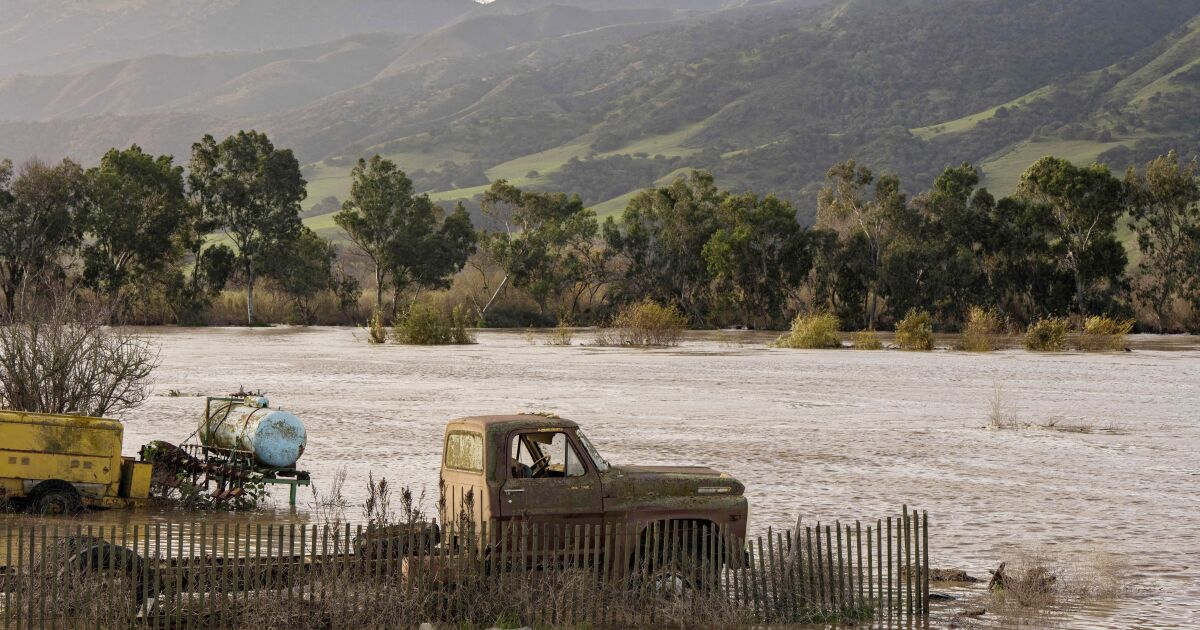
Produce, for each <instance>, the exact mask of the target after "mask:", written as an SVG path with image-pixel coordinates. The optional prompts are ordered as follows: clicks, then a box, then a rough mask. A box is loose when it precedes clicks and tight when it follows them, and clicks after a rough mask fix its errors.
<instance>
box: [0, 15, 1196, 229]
mask: <svg viewBox="0 0 1200 630" xmlns="http://www.w3.org/2000/svg"><path fill="white" fill-rule="evenodd" d="M557 5H569V6H557ZM717 7H723V8H721V9H720V10H713V9H716V8H717ZM1198 13H1200V6H1197V4H1196V3H1195V1H1194V0H1165V1H1163V2H1156V3H1129V2H1127V1H1125V0H1081V1H1079V2H1071V3H1063V2H1060V1H1058V0H840V1H834V0H830V2H828V3H822V2H818V1H814V0H779V1H774V2H740V1H736V2H724V1H718V0H712V1H711V2H709V1H708V0H698V1H696V2H688V1H687V0H661V1H659V2H649V3H640V2H632V1H630V2H619V3H610V4H605V5H603V7H602V8H601V5H599V3H595V2H583V1H582V0H580V1H575V0H572V1H570V2H562V1H550V0H499V1H498V2H496V3H494V4H491V5H487V6H482V7H476V8H474V9H472V10H470V11H466V12H463V13H460V14H459V15H458V16H457V17H454V18H452V19H450V20H448V22H447V23H446V24H445V25H443V26H441V27H439V28H435V29H432V30H430V31H429V32H427V33H425V34H423V35H420V36H415V37H406V36H399V35H393V36H390V39H373V40H359V39H355V38H351V39H348V40H344V41H343V42H341V43H340V44H337V45H335V44H334V43H329V44H322V45H321V46H325V48H321V47H317V48H314V47H312V46H310V47H307V48H296V49H289V50H287V51H268V52H266V53H261V55H260V56H259V57H254V58H253V62H251V61H250V57H245V56H243V57H238V58H237V59H239V62H238V63H242V64H244V67H243V66H238V67H236V68H232V65H233V64H232V63H231V62H230V59H232V58H229V59H224V61H225V62H226V65H225V66H217V65H213V64H215V61H214V62H211V63H202V62H198V61H194V60H193V59H192V58H179V59H177V60H176V61H174V62H173V63H175V64H176V66H177V67H179V68H186V67H204V68H206V69H208V70H209V71H210V72H211V74H210V75H205V76H206V77H207V78H206V79H205V80H204V81H200V80H199V79H197V80H196V81H195V82H194V85H192V86H186V85H185V86H183V87H185V88H189V87H190V88H194V89H192V91H190V92H188V91H187V90H186V89H185V90H183V92H186V93H183V94H176V93H174V92H173V93H172V94H166V93H163V92H160V93H155V92H154V91H153V90H152V89H150V88H152V87H153V86H154V83H155V81H156V79H154V77H155V76H164V74H163V73H164V72H170V71H169V70H161V69H160V70H156V72H157V73H158V74H154V73H141V74H133V75H130V74H128V73H125V74H122V73H120V72H114V73H113V76H114V77H116V76H124V77H125V78H124V79H123V80H122V81H119V82H118V81H116V79H113V82H112V84H111V85H109V84H105V83H104V80H103V76H102V75H101V74H97V73H94V74H91V75H88V76H89V82H88V84H87V86H85V85H83V84H76V85H71V86H70V87H69V88H68V84H70V83H71V82H70V81H66V80H64V79H63V78H62V77H61V76H49V77H40V78H37V79H36V80H35V79H22V80H23V81H25V83H21V84H19V85H17V84H15V83H13V84H11V86H16V87H11V89H9V90H7V91H6V90H5V89H4V85H3V84H0V103H5V102H9V103H18V102H19V103H20V104H21V107H25V108H27V109H30V108H32V109H36V110H37V111H38V112H43V113H46V116H48V118H46V119H42V118H37V119H33V118H32V117H27V118H24V119H20V118H18V119H14V118H12V117H10V119H9V120H8V121H7V122H4V121H0V147H4V149H5V151H6V152H8V154H9V155H10V156H11V157H14V158H16V159H21V158H23V157H26V156H29V155H41V156H43V157H52V156H55V155H57V154H71V155H74V156H76V157H78V158H79V159H81V160H83V161H85V162H86V161H88V160H94V159H95V158H96V157H97V156H98V155H99V154H100V153H101V152H102V151H103V150H104V149H106V148H107V147H109V146H113V145H123V144H128V143H129V142H130V141H136V142H139V143H140V144H142V145H143V146H145V147H147V148H148V149H149V150H153V151H157V152H169V153H174V154H177V155H181V154H186V152H187V150H188V147H189V146H190V143H191V142H192V141H194V140H195V139H196V138H197V137H198V136H199V134H200V133H202V132H204V131H210V132H213V133H217V134H223V133H229V132H230V131H232V130H236V129H239V128H255V129H259V130H262V131H265V132H267V133H269V134H270V135H271V137H272V139H273V140H274V141H275V142H276V144H277V145H279V146H287V147H292V148H293V149H294V150H295V151H296V152H297V155H298V156H299V157H300V158H301V160H302V161H303V162H305V163H308V164H309V166H307V167H306V169H305V173H306V177H308V179H309V181H310V189H309V198H308V201H307V202H306V209H311V208H313V207H315V206H318V204H320V207H321V208H327V207H328V208H332V207H336V206H332V205H329V203H330V199H329V198H330V197H334V198H336V199H337V200H339V201H340V200H342V199H344V197H345V195H346V192H347V190H348V189H349V173H350V169H351V168H352V166H353V163H354V161H355V160H357V159H358V158H359V157H360V156H369V155H372V154H375V153H379V154H383V155H385V156H388V157H390V158H392V159H393V160H395V161H396V162H397V163H398V164H399V165H400V166H401V167H402V168H404V169H405V170H406V171H408V172H409V173H410V175H412V176H413V180H414V182H416V183H417V185H418V187H420V188H421V189H423V190H427V191H428V192H430V194H431V196H432V197H434V198H437V199H439V200H447V201H450V200H459V199H464V200H466V201H468V203H470V200H471V198H472V197H474V196H475V195H477V194H478V193H479V192H480V191H481V190H483V188H484V187H485V186H486V185H487V183H488V181H489V180H494V179H499V178H504V179H509V180H512V181H514V182H515V183H517V184H518V185H520V186H522V187H525V188H529V189H534V190H538V189H541V190H549V189H555V190H565V191H570V192H577V193H579V194H580V195H581V196H582V197H583V198H584V200H585V202H586V203H588V204H589V205H591V206H593V207H595V208H596V209H597V211H598V212H600V213H602V214H608V213H613V212H617V211H619V210H620V209H621V207H623V205H624V203H625V201H626V200H628V198H629V197H630V196H631V195H632V194H633V193H634V192H635V191H637V190H639V189H641V188H643V187H646V186H650V185H654V184H655V183H658V182H663V181H665V180H666V179H669V177H670V176H671V174H672V173H677V172H681V171H682V170H684V169H688V168H702V169H708V170H711V171H712V172H713V173H714V174H715V175H716V177H717V179H718V182H719V184H720V185H722V186H724V187H727V188H732V189H738V190H741V189H753V190H755V191H757V192H759V193H774V194H777V195H779V196H781V197H784V198H786V199H788V200H790V201H792V202H793V203H794V204H795V205H796V206H797V207H798V209H799V211H800V213H801V215H802V218H805V219H808V218H811V216H812V212H813V206H814V199H815V195H816V191H817V190H818V189H819V187H820V186H821V183H822V181H823V179H824V174H825V172H826V170H827V169H828V168H829V166H830V165H832V164H834V163H836V162H838V161H841V160H845V159H848V158H854V159H857V160H859V161H862V162H865V163H868V164H870V165H871V166H872V168H873V169H875V170H876V171H891V172H895V173H896V174H898V175H899V176H900V177H901V178H902V181H903V182H904V183H905V185H906V186H907V187H908V188H909V190H910V191H916V190H920V189H922V188H924V187H926V186H927V185H928V184H929V182H931V181H932V180H933V179H934V177H935V176H936V175H937V174H938V173H939V172H941V171H942V170H943V169H944V168H945V167H947V166H950V165H956V164H961V163H963V162H970V163H973V164H977V165H979V166H981V167H982V169H983V170H984V174H985V177H986V182H987V185H988V186H989V187H991V188H993V189H995V190H996V191H997V192H1001V193H1005V192H1010V191H1011V190H1012V189H1013V187H1014V185H1015V182H1016V180H1017V178H1018V177H1019V176H1020V174H1021V172H1022V171H1023V169H1024V168H1026V167H1027V166H1028V165H1029V164H1031V163H1032V162H1034V161H1035V160H1036V159H1037V158H1039V157H1042V156H1043V155H1047V154H1056V155H1062V156H1065V157H1068V158H1070V159H1072V160H1076V161H1080V162H1091V161H1094V160H1100V161H1103V162H1105V163H1108V164H1110V165H1111V166H1113V167H1114V168H1116V169H1123V168H1124V167H1125V166H1126V165H1128V164H1132V163H1136V162H1140V161H1144V160H1145V159H1147V158H1148V157H1151V156H1153V155H1155V154H1157V153H1161V152H1165V151H1166V150H1168V149H1171V148H1175V149H1178V150H1179V151H1180V153H1181V154H1183V155H1184V156H1189V157H1190V156H1191V155H1194V154H1196V153H1197V152H1198V150H1200V129H1198V126H1197V124H1196V122H1195V103H1196V102H1198V97H1200V19H1198V18H1197V14H1198ZM268 58H269V59H268ZM143 63H144V62H143ZM221 67H224V68H225V69H224V70H221V69H220V68H221ZM231 68H232V69H231ZM164 85H166V86H168V87H170V86H172V85H174V84H171V83H169V82H168V83H164ZM33 86H36V88H37V89H32V88H33ZM85 87H86V88H87V89H84V88H85ZM322 87H323V89H319V88H322ZM118 88H119V89H118ZM173 89H176V92H178V91H179V90H180V89H181V88H178V87H176V88H173ZM112 95H120V98H116V97H114V96H112ZM276 95H282V96H279V97H278V98H272V96H276ZM168 96H170V97H171V98H168ZM4 99H9V100H8V101H5V100H4ZM22 99H24V100H22ZM39 99H40V100H39ZM106 99H108V100H106ZM154 99H158V100H154ZM12 109H13V111H15V109H16V108H15V106H14V107H13V108H12ZM73 112H74V113H73ZM76 113H80V115H76ZM82 113H86V115H82ZM0 117H2V116H0ZM308 221H309V222H310V223H311V224H312V225H313V226H314V227H315V228H318V229H320V230H322V231H323V232H324V233H328V234H333V233H335V228H334V227H333V224H332V219H331V218H330V217H328V216H315V217H311V218H310V219H308Z"/></svg>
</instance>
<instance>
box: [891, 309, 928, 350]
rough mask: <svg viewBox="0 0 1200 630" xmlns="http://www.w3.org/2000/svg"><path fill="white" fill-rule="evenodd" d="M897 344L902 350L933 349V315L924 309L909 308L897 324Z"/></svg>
mask: <svg viewBox="0 0 1200 630" xmlns="http://www.w3.org/2000/svg"><path fill="white" fill-rule="evenodd" d="M896 345H898V346H900V349H901V350H916V351H922V352H928V351H929V350H933V317H932V316H931V315H930V314H929V311H926V310H923V309H916V308H914V309H909V311H908V313H907V314H905V316H904V319H902V320H900V323H898V324H896Z"/></svg>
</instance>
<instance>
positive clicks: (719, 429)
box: [126, 328, 1200, 628]
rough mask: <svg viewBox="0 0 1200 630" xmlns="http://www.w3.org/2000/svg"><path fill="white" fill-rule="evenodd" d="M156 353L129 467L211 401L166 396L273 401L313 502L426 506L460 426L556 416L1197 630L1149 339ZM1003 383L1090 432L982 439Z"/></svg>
mask: <svg viewBox="0 0 1200 630" xmlns="http://www.w3.org/2000/svg"><path fill="white" fill-rule="evenodd" d="M149 334H150V335H152V336H153V337H155V338H156V340H157V341H159V342H160V343H161V345H162V367H161V369H160V370H159V372H158V374H157V377H156V378H157V385H156V392H157V394H158V395H157V396H156V397H155V398H154V399H153V400H152V401H151V402H150V404H148V405H147V406H146V408H145V409H144V410H142V411H141V412H139V413H137V414H135V415H134V416H132V417H130V418H128V419H127V420H128V421H127V431H126V433H127V440H126V444H127V448H128V450H130V451H131V452H132V450H133V449H135V448H136V445H138V444H141V443H143V442H145V441H148V440H150V439H167V440H182V439H183V438H185V437H187V436H188V435H189V434H190V433H191V432H192V431H193V430H194V428H195V425H194V420H195V419H196V418H197V417H198V416H199V414H200V413H201V409H202V407H203V401H202V399H197V398H191V397H186V396H185V397H168V396H167V393H168V391H169V390H178V391H179V392H182V393H185V394H187V393H195V392H208V393H218V392H227V391H229V390H236V389H237V388H238V387H239V386H244V387H246V388H247V389H250V388H261V389H263V390H265V391H266V392H267V393H268V394H269V395H270V397H271V398H272V400H273V401H274V402H275V403H276V404H279V405H282V406H284V407H286V408H288V409H289V410H292V411H294V412H296V413H298V414H299V415H300V416H301V417H302V418H303V419H304V420H305V422H306V423H307V424H308V427H309V436H310V437H309V446H308V450H307V453H306V454H305V457H304V459H303V460H302V463H303V464H304V466H305V467H306V468H308V469H310V470H312V471H313V472H314V477H315V479H316V483H318V484H320V483H321V482H322V481H323V480H324V481H327V480H329V479H331V478H332V477H333V475H334V474H335V473H336V471H337V470H338V469H339V468H341V467H343V466H345V467H346V468H347V470H348V473H349V476H350V481H349V482H348V483H347V491H348V494H350V495H351V497H350V498H351V499H352V500H354V501H361V497H362V491H363V487H364V486H365V484H364V483H362V482H361V481H362V480H364V479H365V478H366V476H367V472H368V471H374V472H375V474H376V476H379V475H386V476H387V477H388V478H389V479H390V480H393V481H395V482H404V483H410V484H412V485H414V486H416V487H422V486H423V487H425V488H427V489H428V491H429V492H430V494H431V495H432V494H433V493H434V492H435V491H436V479H437V466H438V455H439V453H440V448H441V445H440V439H441V435H442V429H443V425H444V423H445V421H446V420H447V419H449V418H452V417H456V416H462V415H470V414H482V413H497V412H511V411H543V410H552V411H556V412H558V413H560V414H562V415H564V416H567V417H570V418H573V419H575V420H578V421H579V422H580V423H581V424H582V425H583V426H584V427H585V430H586V431H587V432H588V434H589V435H590V436H591V438H592V440H593V441H594V442H595V443H596V444H597V446H598V448H599V449H600V450H601V451H602V453H604V455H605V456H606V457H608V458H609V459H610V460H612V461H615V462H627V463H632V462H637V463H645V464H666V463H699V464H708V465H712V466H715V467H717V468H720V469H722V470H726V471H728V472H730V473H733V474H734V475H736V476H737V477H738V478H740V479H741V480H742V481H744V482H745V483H746V485H747V487H748V489H749V490H748V493H749V495H750V500H751V505H752V508H751V522H752V525H753V526H754V527H765V526H766V525H768V524H776V525H783V524H789V523H792V522H794V520H795V517H796V516H797V515H800V514H802V515H803V516H804V517H805V519H806V520H811V519H818V518H819V519H823V520H828V519H834V518H841V519H853V518H855V517H875V516H878V515H881V514H884V513H886V512H889V511H891V510H893V509H896V508H898V507H899V505H900V504H901V503H908V504H910V505H913V506H918V507H920V508H922V509H926V510H928V511H929V512H930V516H931V520H932V521H933V523H934V527H933V528H932V531H931V534H932V540H931V545H932V551H933V552H934V553H935V564H936V565H944V566H954V567H962V568H964V569H967V570H968V571H969V572H970V573H972V574H974V575H985V576H986V575H987V573H986V569H988V568H994V566H995V561H996V560H997V559H999V558H1000V556H1001V552H1002V550H1003V549H1005V548H1008V547H1012V546H1014V545H1016V546H1035V545H1043V546H1047V547H1053V548H1055V549H1076V548H1078V549H1080V550H1087V549H1092V548H1103V549H1106V550H1109V551H1115V552H1120V553H1124V554H1128V555H1129V557H1130V559H1131V560H1132V562H1133V569H1134V571H1135V572H1136V574H1137V575H1138V576H1139V577H1140V581H1142V582H1143V583H1144V584H1145V585H1146V588H1145V589H1143V592H1142V593H1141V594H1139V595H1138V596H1137V597H1134V598H1132V599H1130V600H1128V601H1122V602H1120V603H1119V604H1117V605H1115V606H1108V605H1094V606H1087V607H1084V608H1083V609H1081V610H1079V611H1075V612H1072V613H1071V616H1069V617H1068V618H1067V621H1068V622H1070V623H1068V624H1067V625H1076V622H1078V625H1086V626H1089V627H1112V628H1124V627H1130V626H1136V625H1142V626H1153V627H1164V626H1168V627H1169V626H1171V625H1175V626H1178V627H1187V626H1191V625H1193V624H1194V623H1200V562H1198V561H1197V556H1196V550H1197V549H1200V525H1198V524H1197V521H1196V520H1195V514H1197V513H1198V511H1200V494H1198V493H1197V489H1198V488H1200V458H1198V457H1197V453H1198V452H1200V414H1198V413H1197V405H1198V403H1200V350H1198V349H1197V346H1198V344H1197V339H1196V338H1194V337H1145V338H1143V337H1134V338H1132V339H1131V344H1130V345H1131V347H1132V349H1133V350H1134V351H1133V352H1131V353H1120V354H1105V355H1084V354H1059V355H1040V354H1030V353H1026V352H1024V351H1005V352H999V353H994V354H987V355H968V354H962V353H948V352H939V353H932V354H915V353H902V352H851V351H812V352H808V351H786V350H771V349H768V348H767V347H766V346H765V343H766V342H767V341H769V340H770V339H773V337H774V335H772V334H765V333H732V332H713V333H699V334H696V335H693V336H690V337H689V338H688V340H687V342H686V343H685V344H684V345H683V346H682V347H681V348H678V349H674V350H653V351H637V350H624V349H609V348H604V349H601V348H581V347H571V348H559V347H548V346H543V345H531V344H530V343H529V340H528V338H527V335H526V334H525V333H523V332H485V333H481V334H480V335H479V341H480V343H479V344H478V345H476V346H470V347H454V348H411V347H400V346H392V345H389V346H382V347H372V346H368V345H367V344H366V343H365V341H364V339H363V335H362V334H361V333H356V332H354V331H351V330H347V329H329V328H315V329H287V328H276V329H263V330H248V329H203V330H186V329H154V330H150V331H149ZM577 343H578V340H577ZM946 345H949V344H946ZM997 384H999V385H1000V387H1001V389H1002V391H1003V395H1004V397H1005V399H1006V404H1007V405H1008V406H1009V407H1010V408H1011V412H1012V413H1013V414H1015V415H1016V416H1017V417H1018V418H1020V419H1021V420H1023V421H1024V422H1026V423H1029V424H1033V425H1046V424H1066V425H1071V426H1080V425H1086V426H1090V427H1093V428H1095V429H1096V430H1094V431H1091V432H1064V431H1054V430H1047V429H1042V428H1031V429H1027V430H1008V431H988V430H986V429H985V428H984V427H985V425H987V423H988V414H989V408H990V400H991V399H992V398H993V396H994V393H995V390H996V386H997ZM308 496H309V495H307V493H305V494H302V498H301V501H302V503H303V502H307V501H308V498H307V497H308ZM277 502H278V503H279V504H280V505H282V504H283V503H284V502H285V499H284V497H283V496H280V497H279V498H278V499H277ZM351 510H352V515H353V516H356V515H357V508H352V509H351ZM979 623H981V624H986V623H988V621H987V617H986V616H985V617H984V618H983V619H982V620H980V621H979Z"/></svg>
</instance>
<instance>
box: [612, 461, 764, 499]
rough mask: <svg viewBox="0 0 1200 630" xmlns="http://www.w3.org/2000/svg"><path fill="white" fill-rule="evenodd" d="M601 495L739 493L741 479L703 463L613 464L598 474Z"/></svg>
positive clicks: (652, 496) (644, 496) (742, 489)
mask: <svg viewBox="0 0 1200 630" xmlns="http://www.w3.org/2000/svg"><path fill="white" fill-rule="evenodd" d="M602 482H603V484H604V495H605V497H612V498H618V497H619V498H621V499H624V500H627V501H646V500H653V499H655V498H659V497H663V498H665V497H719V496H740V495H741V494H743V493H744V492H745V491H746V487H745V486H744V485H742V482H740V481H738V480H737V479H734V478H733V477H732V476H730V475H729V474H727V473H723V472H720V471H718V470H713V469H712V468H707V467H704V466H613V467H612V468H610V469H609V470H608V472H606V473H604V475H603V477H602Z"/></svg>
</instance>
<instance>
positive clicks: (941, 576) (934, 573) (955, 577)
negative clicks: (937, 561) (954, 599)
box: [929, 569, 979, 583]
mask: <svg viewBox="0 0 1200 630" xmlns="http://www.w3.org/2000/svg"><path fill="white" fill-rule="evenodd" d="M929 581H930V582H967V583H975V582H978V581H979V578H974V577H971V576H970V575H967V572H966V571H963V570H962V569H930V570H929Z"/></svg>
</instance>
